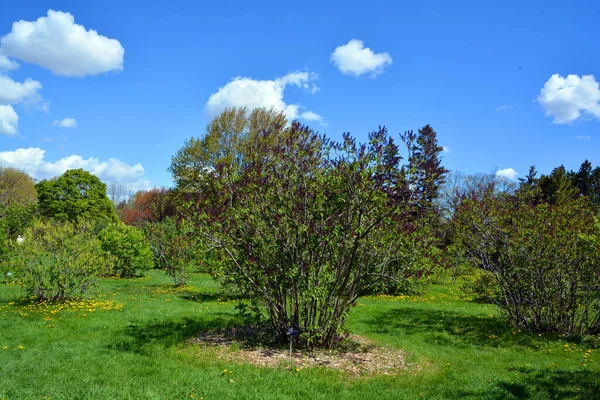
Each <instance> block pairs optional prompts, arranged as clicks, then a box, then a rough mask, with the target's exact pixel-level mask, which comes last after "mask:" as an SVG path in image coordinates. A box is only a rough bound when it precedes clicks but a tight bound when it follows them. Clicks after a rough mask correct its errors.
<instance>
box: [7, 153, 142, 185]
mask: <svg viewBox="0 0 600 400" xmlns="http://www.w3.org/2000/svg"><path fill="white" fill-rule="evenodd" d="M45 153H46V152H45V150H42V149H40V148H38V147H30V148H27V149H23V148H21V149H17V150H14V151H4V152H0V165H5V166H8V167H16V168H19V169H21V170H23V171H25V172H27V173H28V174H29V175H31V176H32V177H33V178H35V179H50V178H53V177H55V176H59V175H62V174H63V173H64V172H65V171H67V170H69V169H78V168H82V169H84V170H86V171H89V172H90V173H92V174H94V175H96V176H97V177H98V178H100V179H101V180H102V181H104V182H105V183H106V182H118V183H120V184H123V185H125V186H128V187H131V188H132V190H142V189H150V188H151V187H152V185H151V184H150V181H148V180H147V179H145V178H144V167H142V165H141V164H139V163H138V164H135V165H129V164H126V163H124V162H123V161H120V160H118V159H116V158H109V159H108V160H106V161H100V160H99V159H98V158H94V157H90V158H88V159H84V158H83V157H81V156H79V155H71V156H68V157H64V158H61V159H60V160H58V161H55V162H49V161H46V160H45V159H44V155H45Z"/></svg>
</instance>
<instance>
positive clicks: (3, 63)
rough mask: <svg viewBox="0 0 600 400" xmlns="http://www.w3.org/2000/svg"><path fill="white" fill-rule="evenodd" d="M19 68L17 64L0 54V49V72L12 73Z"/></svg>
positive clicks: (0, 51) (0, 52)
mask: <svg viewBox="0 0 600 400" xmlns="http://www.w3.org/2000/svg"><path fill="white" fill-rule="evenodd" d="M18 68H19V64H18V63H16V62H15V61H13V60H11V59H10V58H8V57H6V56H5V55H4V54H2V49H0V71H12V70H15V69H18Z"/></svg>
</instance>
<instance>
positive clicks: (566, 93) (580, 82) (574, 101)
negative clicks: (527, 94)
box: [537, 74, 600, 124]
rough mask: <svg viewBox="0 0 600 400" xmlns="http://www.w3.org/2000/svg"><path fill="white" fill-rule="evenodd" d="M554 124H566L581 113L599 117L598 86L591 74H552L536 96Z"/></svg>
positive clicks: (599, 100) (599, 95)
mask: <svg viewBox="0 0 600 400" xmlns="http://www.w3.org/2000/svg"><path fill="white" fill-rule="evenodd" d="M537 101H538V102H539V103H540V104H541V105H542V106H543V107H544V109H545V111H546V115H547V116H549V117H554V121H553V122H554V123H555V124H567V123H569V122H573V121H575V120H577V119H579V118H580V117H581V116H582V115H585V116H590V117H595V118H598V119H600V87H599V85H598V82H597V81H596V79H595V78H594V76H593V75H582V76H581V77H579V76H577V75H568V76H567V77H566V78H563V77H562V76H560V75H558V74H554V75H552V76H551V77H550V79H548V81H547V82H546V83H545V84H544V87H543V88H542V90H541V91H540V94H539V95H538V97H537Z"/></svg>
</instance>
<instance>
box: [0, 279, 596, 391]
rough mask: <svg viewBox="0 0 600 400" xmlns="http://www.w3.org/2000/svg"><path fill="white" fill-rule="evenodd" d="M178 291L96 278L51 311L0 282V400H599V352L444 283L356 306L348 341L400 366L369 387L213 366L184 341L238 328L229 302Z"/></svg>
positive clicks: (205, 286)
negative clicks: (512, 320)
mask: <svg viewBox="0 0 600 400" xmlns="http://www.w3.org/2000/svg"><path fill="white" fill-rule="evenodd" d="M190 285H191V288H189V289H186V290H176V289H175V288H172V287H171V286H170V281H169V279H168V278H167V277H165V276H164V275H163V274H162V273H160V272H157V271H151V272H150V273H149V274H148V276H147V277H145V278H141V279H133V280H118V279H107V280H104V281H103V282H102V283H101V285H100V287H99V289H98V290H97V294H96V301H93V302H87V303H79V304H72V305H68V306H67V307H65V308H63V309H61V310H59V311H56V309H57V308H56V307H54V306H50V307H34V306H32V305H31V303H22V302H19V298H20V297H21V293H20V289H19V288H18V287H16V286H4V285H3V286H0V399H4V398H6V399H30V398H31V399H44V398H53V399H99V398H102V399H109V398H110V399H129V398H130V399H190V398H194V399H199V398H201V397H204V398H205V399H228V398H231V399H265V398H276V399H296V398H310V399H319V398H320V399H343V398H344V399H345V398H357V399H363V400H364V399H386V398H389V399H393V398H406V399H415V398H426V399H435V398H437V399H452V398H467V399H468V398H471V399H546V398H556V399H564V398H575V399H598V398H600V355H599V354H600V349H596V348H592V347H593V346H592V343H588V342H585V341H583V342H576V341H568V340H565V339H563V338H559V337H554V336H551V335H543V336H538V335H536V334H529V333H525V332H517V331H514V330H512V329H511V328H510V327H509V326H507V325H506V324H505V323H504V322H503V321H502V320H501V319H500V318H498V317H497V310H496V309H495V308H494V307H492V306H490V305H485V304H477V303H475V302H472V301H469V300H468V299H465V298H464V295H463V294H461V293H460V292H459V291H458V287H457V286H456V285H437V286H433V287H431V288H430V289H429V291H428V292H427V293H425V294H424V295H423V296H415V297H400V298H389V297H379V298H376V297H373V298H363V299H361V300H360V301H359V304H358V306H357V307H356V308H355V309H353V311H352V314H351V317H350V319H349V322H348V327H349V328H350V329H351V330H352V332H354V333H356V334H359V335H362V336H365V337H368V338H371V339H373V340H375V341H376V342H379V343H382V344H387V345H391V346H394V347H397V348H399V349H403V350H405V351H406V352H407V353H408V361H409V363H410V367H409V369H408V370H407V371H405V372H402V373H401V374H400V375H398V376H380V377H374V378H349V377H348V376H344V375H342V374H340V373H336V372H333V371H330V370H326V369H322V368H314V369H303V370H301V371H300V372H293V370H292V371H288V370H286V369H284V368H279V369H268V368H258V367H254V366H251V365H236V364H232V363H228V362H226V361H224V360H220V359H218V357H217V354H216V352H214V351H211V350H206V349H202V348H200V347H199V346H198V345H193V344H190V343H189V341H188V339H190V338H193V337H195V336H196V335H197V334H198V332H200V331H202V330H207V329H212V328H223V327H228V326H233V325H236V324H240V323H241V321H240V320H239V318H238V317H237V313H236V311H235V309H234V306H235V304H236V302H235V301H234V300H228V299H226V298H223V297H221V296H220V288H219V286H218V285H217V284H216V283H214V282H213V281H212V280H211V278H209V277H208V276H206V275H196V276H194V278H193V279H192V280H191V281H190ZM11 303H13V304H11ZM52 311H55V312H54V313H53V312H52ZM50 318H51V319H50ZM5 347H6V349H4V348H5ZM590 349H591V352H590V351H589V350H590ZM586 354H587V356H586ZM584 364H585V365H584ZM224 369H228V370H232V371H233V373H232V374H226V375H224V374H223V370H224Z"/></svg>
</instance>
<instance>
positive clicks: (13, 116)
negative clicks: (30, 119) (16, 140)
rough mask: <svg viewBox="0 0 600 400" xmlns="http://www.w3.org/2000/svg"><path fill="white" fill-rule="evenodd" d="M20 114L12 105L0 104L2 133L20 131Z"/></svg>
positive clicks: (8, 133) (0, 127) (9, 134)
mask: <svg viewBox="0 0 600 400" xmlns="http://www.w3.org/2000/svg"><path fill="white" fill-rule="evenodd" d="M18 126H19V116H18V115H17V113H16V112H15V110H14V109H13V108H12V107H11V106H2V105H0V134H5V135H8V136H13V135H16V134H17V133H18V132H19V129H18Z"/></svg>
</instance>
